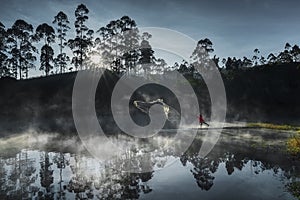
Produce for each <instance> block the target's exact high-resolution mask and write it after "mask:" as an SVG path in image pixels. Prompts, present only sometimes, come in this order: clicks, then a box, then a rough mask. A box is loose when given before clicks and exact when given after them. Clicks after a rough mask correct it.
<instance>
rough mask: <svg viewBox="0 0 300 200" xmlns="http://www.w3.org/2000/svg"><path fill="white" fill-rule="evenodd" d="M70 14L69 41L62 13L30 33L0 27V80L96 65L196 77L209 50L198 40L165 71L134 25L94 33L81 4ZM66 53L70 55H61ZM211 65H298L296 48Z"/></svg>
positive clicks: (25, 27)
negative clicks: (197, 67) (186, 55)
mask: <svg viewBox="0 0 300 200" xmlns="http://www.w3.org/2000/svg"><path fill="white" fill-rule="evenodd" d="M74 14H75V21H74V30H75V36H74V37H73V35H74V34H73V33H70V32H71V25H70V22H69V20H68V16H67V14H65V13H64V12H62V11H60V12H58V14H57V15H56V16H54V18H53V26H51V25H49V24H47V23H41V24H40V25H38V26H37V27H36V28H34V27H33V26H32V25H31V24H30V23H28V22H26V21H24V20H22V19H19V20H16V21H15V23H14V24H13V25H12V26H11V27H9V28H5V26H4V25H3V24H2V23H1V22H0V77H7V76H9V77H14V78H19V79H24V78H28V77H29V72H30V69H36V68H37V67H38V69H39V70H41V71H42V72H43V73H44V75H46V76H48V75H51V74H57V73H64V72H69V71H74V70H83V69H86V68H92V67H99V66H100V67H104V66H105V68H108V69H111V70H112V71H114V72H116V73H117V74H126V73H143V72H144V73H158V74H162V73H164V72H166V71H172V70H179V71H180V72H182V73H189V72H195V73H196V77H197V75H199V74H197V71H195V64H196V63H197V62H198V63H199V62H200V64H201V61H203V60H205V59H207V58H208V57H210V54H211V53H212V52H213V51H214V49H213V47H212V45H213V44H212V42H211V41H210V40H209V39H207V38H205V39H201V40H199V42H198V43H197V46H196V48H195V50H194V52H193V54H192V55H191V57H190V58H191V62H190V64H188V62H187V61H182V63H174V65H172V66H169V65H167V63H166V62H165V60H164V59H162V58H156V57H155V55H154V53H155V52H154V50H153V49H152V47H151V44H150V43H149V39H150V38H151V37H152V36H151V34H149V33H147V32H143V33H140V32H139V29H138V27H137V24H136V22H135V21H134V20H133V19H131V18H130V17H128V16H123V17H121V18H120V19H117V20H112V21H110V22H109V23H108V24H107V25H106V26H103V27H100V28H99V29H98V30H96V31H94V30H92V29H90V28H89V27H87V21H88V19H89V17H88V14H89V10H88V8H87V7H86V6H85V5H83V4H80V5H78V7H77V8H76V10H75V13H74ZM74 30H73V31H74ZM54 43H57V44H56V45H55V44H54ZM37 46H40V49H38V47H37ZM66 48H69V49H68V50H66ZM70 50H71V52H72V56H71V55H69V53H67V52H69V51H70ZM201 50H205V52H204V51H201ZM38 60H39V62H38ZM212 60H213V61H214V62H215V64H216V66H218V67H219V68H222V69H226V70H233V69H241V68H245V67H250V66H257V65H264V64H270V65H271V64H282V63H291V62H299V61H300V48H299V46H298V45H294V46H291V45H290V44H289V43H287V44H286V45H285V48H284V50H283V51H282V52H279V53H278V54H274V53H270V54H269V56H268V57H267V58H265V57H264V56H262V55H260V51H259V49H255V50H254V55H253V57H252V58H247V57H246V56H244V57H243V58H236V57H233V58H231V57H228V58H227V59H225V58H223V59H222V60H221V59H220V58H219V57H217V56H216V55H214V56H213V57H212ZM36 65H38V66H36Z"/></svg>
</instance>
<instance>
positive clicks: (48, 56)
mask: <svg viewBox="0 0 300 200" xmlns="http://www.w3.org/2000/svg"><path fill="white" fill-rule="evenodd" d="M35 32H36V34H35V40H36V41H40V40H44V46H42V48H41V57H40V70H41V71H45V74H46V76H48V75H49V73H50V71H51V69H53V65H52V64H51V63H53V60H54V58H53V56H54V51H53V49H52V47H51V46H50V44H51V43H53V42H55V31H54V29H53V27H52V26H49V25H48V24H46V23H43V24H41V25H39V26H38V27H37V28H36V31H35Z"/></svg>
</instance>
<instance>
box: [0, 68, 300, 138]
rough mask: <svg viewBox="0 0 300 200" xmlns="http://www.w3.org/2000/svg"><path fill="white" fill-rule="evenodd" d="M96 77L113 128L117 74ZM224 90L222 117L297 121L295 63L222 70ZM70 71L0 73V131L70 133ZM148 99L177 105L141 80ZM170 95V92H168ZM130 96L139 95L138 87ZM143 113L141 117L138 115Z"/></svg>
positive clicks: (298, 72) (298, 73)
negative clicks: (21, 76) (28, 75)
mask: <svg viewBox="0 0 300 200" xmlns="http://www.w3.org/2000/svg"><path fill="white" fill-rule="evenodd" d="M104 76H105V80H104V79H103V78H101V80H100V82H99V84H98V88H97V93H96V110H97V115H98V119H99V121H100V123H101V125H103V127H104V129H105V130H108V131H114V130H115V127H116V126H115V124H114V122H113V120H112V117H111V116H112V115H111V111H110V98H111V93H112V90H113V87H114V85H115V84H116V82H117V81H118V76H116V75H114V74H113V73H111V72H110V71H106V72H105V75H104ZM222 76H223V80H224V84H225V88H226V93H227V101H228V110H227V119H226V120H227V121H233V120H243V121H264V122H276V123H289V124H299V123H300V104H299V99H300V98H299V97H300V79H299V77H300V69H299V64H295V63H294V64H288V65H287V64H285V65H276V66H268V65H265V66H259V67H253V68H247V69H243V70H231V71H222ZM75 77H76V72H72V73H66V74H60V75H52V76H49V77H41V78H33V79H27V80H14V79H11V78H2V79H0V91H1V97H0V106H1V110H0V134H1V135H7V134H10V133H16V132H21V131H25V130H27V129H28V128H34V129H37V130H40V131H55V132H63V133H66V134H67V133H74V132H75V131H76V130H75V127H74V122H73V118H72V108H71V107H72V89H73V83H74V80H75ZM188 78H189V80H190V81H191V83H192V86H193V88H194V90H195V92H196V93H197V95H198V98H199V105H200V107H201V108H200V109H201V110H203V112H204V114H205V116H208V115H209V113H210V110H209V105H210V100H209V95H208V91H207V88H206V86H205V84H204V83H203V82H201V81H200V80H195V79H191V78H190V77H188ZM143 89H144V91H146V93H147V94H148V95H149V96H151V98H152V99H155V98H158V97H160V98H164V100H165V101H166V103H168V104H169V105H171V106H173V107H174V108H176V109H179V105H178V102H177V100H176V99H175V97H174V96H172V93H170V91H168V90H167V89H165V88H163V87H160V86H157V85H148V86H145V87H144V88H143ZM170 96H171V98H170ZM132 99H135V100H145V99H144V98H143V97H142V96H141V95H139V93H138V92H137V93H135V94H134V96H133V97H132ZM131 111H132V112H131V115H132V116H133V118H134V120H135V121H136V122H137V123H139V124H141V125H142V124H143V121H147V120H149V118H147V116H146V115H145V114H143V113H140V112H138V111H137V110H135V109H133V108H131ZM141 119H143V120H141Z"/></svg>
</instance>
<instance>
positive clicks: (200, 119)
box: [198, 114, 209, 127]
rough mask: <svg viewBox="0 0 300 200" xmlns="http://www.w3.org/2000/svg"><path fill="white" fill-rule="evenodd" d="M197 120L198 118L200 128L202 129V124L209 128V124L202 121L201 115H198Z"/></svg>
mask: <svg viewBox="0 0 300 200" xmlns="http://www.w3.org/2000/svg"><path fill="white" fill-rule="evenodd" d="M198 118H199V124H200V127H202V124H205V125H206V126H209V124H208V123H206V122H205V121H204V119H203V117H202V115H201V114H200V116H199V117H198Z"/></svg>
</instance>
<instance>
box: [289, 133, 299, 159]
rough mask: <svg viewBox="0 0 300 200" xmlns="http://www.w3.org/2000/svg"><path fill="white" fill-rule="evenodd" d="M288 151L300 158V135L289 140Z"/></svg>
mask: <svg viewBox="0 0 300 200" xmlns="http://www.w3.org/2000/svg"><path fill="white" fill-rule="evenodd" d="M286 145H287V151H288V152H289V153H291V154H292V155H295V156H297V155H298V156H300V133H297V134H295V135H294V136H293V137H291V138H289V139H288V140H287V143H286Z"/></svg>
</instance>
